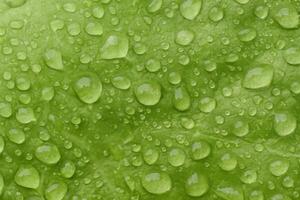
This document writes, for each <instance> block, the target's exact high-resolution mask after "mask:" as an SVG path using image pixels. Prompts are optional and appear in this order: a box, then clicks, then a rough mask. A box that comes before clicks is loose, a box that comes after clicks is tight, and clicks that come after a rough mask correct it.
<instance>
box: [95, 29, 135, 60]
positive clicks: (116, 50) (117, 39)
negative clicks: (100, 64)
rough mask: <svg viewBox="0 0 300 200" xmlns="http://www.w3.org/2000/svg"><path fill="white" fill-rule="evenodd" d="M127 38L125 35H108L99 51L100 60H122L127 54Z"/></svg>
mask: <svg viewBox="0 0 300 200" xmlns="http://www.w3.org/2000/svg"><path fill="white" fill-rule="evenodd" d="M128 43H129V42H128V38H127V37H126V36H125V35H121V34H113V35H109V36H108V37H107V38H106V41H105V42H104V45H103V46H102V47H101V49H100V53H101V58H102V59H117V58H124V57H126V55H127V52H128V45H129V44H128Z"/></svg>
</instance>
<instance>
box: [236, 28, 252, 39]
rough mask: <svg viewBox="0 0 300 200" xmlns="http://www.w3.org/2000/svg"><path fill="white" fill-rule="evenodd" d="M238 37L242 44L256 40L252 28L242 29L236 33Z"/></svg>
mask: <svg viewBox="0 0 300 200" xmlns="http://www.w3.org/2000/svg"><path fill="white" fill-rule="evenodd" d="M238 37H239V39H240V40H241V41H242V42H250V41H252V40H254V39H255V38H256V30H255V29H253V28H245V29H242V30H241V31H240V32H239V33H238Z"/></svg>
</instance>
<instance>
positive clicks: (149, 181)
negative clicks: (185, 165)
mask: <svg viewBox="0 0 300 200" xmlns="http://www.w3.org/2000/svg"><path fill="white" fill-rule="evenodd" d="M142 185H143V187H144V188H145V190H146V191H148V192H149V193H151V194H164V193H166V192H168V191H170V190H171V188H172V181H171V178H170V176H169V175H168V174H167V173H165V172H151V173H147V174H145V175H143V177H142Z"/></svg>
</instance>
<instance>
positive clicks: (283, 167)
mask: <svg viewBox="0 0 300 200" xmlns="http://www.w3.org/2000/svg"><path fill="white" fill-rule="evenodd" d="M289 166H290V164H289V162H288V161H287V160H275V161H273V162H271V163H270V165H269V170H270V172H271V173H272V174H273V175H274V176H282V175H283V174H285V173H286V172H287V171H288V169H289Z"/></svg>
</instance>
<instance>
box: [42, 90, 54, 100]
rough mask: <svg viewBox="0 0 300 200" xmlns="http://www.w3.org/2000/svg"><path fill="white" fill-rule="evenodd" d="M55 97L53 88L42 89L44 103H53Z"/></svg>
mask: <svg viewBox="0 0 300 200" xmlns="http://www.w3.org/2000/svg"><path fill="white" fill-rule="evenodd" d="M53 97H54V88H53V87H45V88H43V89H42V95H41V98H42V99H43V100H44V101H51V100H52V99H53Z"/></svg>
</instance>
